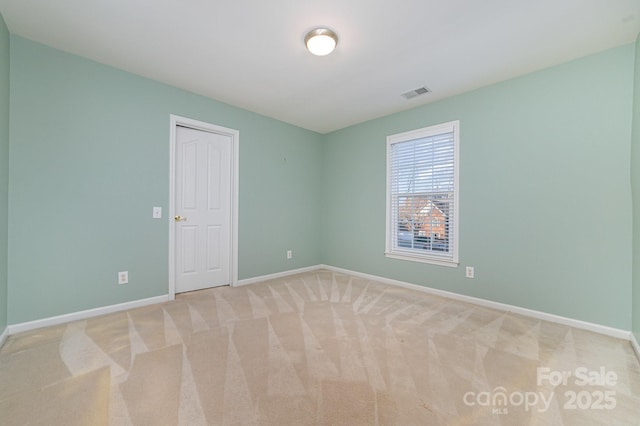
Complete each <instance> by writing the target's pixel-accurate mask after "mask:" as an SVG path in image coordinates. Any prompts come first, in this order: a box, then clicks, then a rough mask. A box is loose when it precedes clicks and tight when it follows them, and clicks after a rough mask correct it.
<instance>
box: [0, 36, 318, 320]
mask: <svg viewBox="0 0 640 426" xmlns="http://www.w3.org/2000/svg"><path fill="white" fill-rule="evenodd" d="M11 73H12V80H11V130H12V133H11V171H10V186H9V218H10V219H9V246H10V251H9V264H10V265H11V267H10V270H9V297H10V304H9V311H8V316H9V323H10V324H12V323H20V322H24V321H30V320H35V319H39V318H45V317H50V316H54V315H59V314H64V313H69V312H75V311H79V310H84V309H90V308H95V307H99V306H105V305H111V304H116V303H120V302H125V301H130V300H136V299H141V298H146V297H152V296H157V295H162V294H166V293H167V286H168V260H167V258H168V222H167V220H168V218H167V213H168V207H169V205H168V203H169V200H168V198H169V115H170V114H176V115H180V116H185V117H189V118H193V119H196V120H202V121H207V122H211V123H214V124H217V125H220V126H224V127H230V128H233V129H238V130H239V131H240V200H239V229H240V230H239V233H240V235H239V251H240V254H239V276H240V278H241V279H242V278H249V277H254V276H259V275H264V274H269V273H274V272H280V271H283V270H289V269H295V268H300V267H304V266H309V265H315V264H318V263H320V247H319V244H318V240H319V238H320V228H319V226H314V224H318V223H319V222H320V200H319V197H318V194H319V193H320V192H321V190H320V188H321V184H322V182H321V175H320V173H321V165H320V163H319V161H318V158H319V157H320V155H321V145H320V142H321V136H320V135H319V134H316V133H313V132H310V131H307V130H304V129H300V128H298V127H294V126H291V125H288V124H284V123H282V122H278V121H275V120H272V119H269V118H266V117H263V116H259V115H256V114H253V113H250V112H248V111H245V110H241V109H238V108H233V107H230V106H228V105H225V104H222V103H220V102H216V101H213V100H211V99H207V98H204V97H201V96H197V95H195V94H192V93H188V92H185V91H182V90H178V89H176V88H173V87H170V86H166V85H163V84H160V83H157V82H154V81H151V80H148V79H145V78H142V77H138V76H134V75H132V74H129V73H126V72H123V71H119V70H116V69H114V68H110V67H107V66H104V65H101V64H98V63H95V62H92V61H89V60H86V59H83V58H80V57H77V56H73V55H70V54H66V53H63V52H61V51H58V50H54V49H51V48H48V47H46V46H43V45H41V44H37V43H34V42H31V41H28V40H26V39H23V38H20V37H17V36H11ZM285 158H286V161H285V160H284V159H285ZM153 206H162V207H163V213H164V219H163V220H153V219H151V210H152V207H153ZM287 249H292V250H294V258H293V259H292V260H286V256H285V254H286V250H287ZM122 270H128V271H129V282H130V283H129V284H128V285H123V286H119V285H118V284H117V272H118V271H122Z"/></svg>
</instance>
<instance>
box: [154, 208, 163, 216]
mask: <svg viewBox="0 0 640 426" xmlns="http://www.w3.org/2000/svg"><path fill="white" fill-rule="evenodd" d="M153 218H154V219H161V218H162V207H154V208H153Z"/></svg>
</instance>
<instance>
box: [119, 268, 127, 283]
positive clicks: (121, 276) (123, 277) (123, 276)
mask: <svg viewBox="0 0 640 426" xmlns="http://www.w3.org/2000/svg"><path fill="white" fill-rule="evenodd" d="M128 283H129V271H122V272H118V284H128Z"/></svg>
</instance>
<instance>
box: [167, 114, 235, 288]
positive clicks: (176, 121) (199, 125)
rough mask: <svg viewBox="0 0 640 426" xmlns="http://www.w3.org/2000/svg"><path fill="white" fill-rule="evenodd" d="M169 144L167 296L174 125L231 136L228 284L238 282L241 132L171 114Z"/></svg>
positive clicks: (172, 267) (172, 266) (172, 273)
mask: <svg viewBox="0 0 640 426" xmlns="http://www.w3.org/2000/svg"><path fill="white" fill-rule="evenodd" d="M170 121H171V128H170V133H169V134H170V138H169V139H170V142H169V143H170V147H169V217H168V219H169V300H173V299H175V296H176V246H175V244H176V234H175V232H176V223H175V221H174V220H173V217H174V216H175V214H176V213H175V212H176V202H175V194H176V127H177V126H182V127H189V128H191V129H195V130H202V131H204V132H210V133H216V134H219V135H224V136H229V137H230V139H231V247H229V271H230V277H231V282H230V285H231V287H235V286H237V285H238V164H239V158H238V155H239V152H240V149H239V144H240V132H239V131H238V130H234V129H228V128H226V127H221V126H216V125H215V124H211V123H205V122H204V121H197V120H192V119H190V118H185V117H180V116H177V115H173V114H171V115H170Z"/></svg>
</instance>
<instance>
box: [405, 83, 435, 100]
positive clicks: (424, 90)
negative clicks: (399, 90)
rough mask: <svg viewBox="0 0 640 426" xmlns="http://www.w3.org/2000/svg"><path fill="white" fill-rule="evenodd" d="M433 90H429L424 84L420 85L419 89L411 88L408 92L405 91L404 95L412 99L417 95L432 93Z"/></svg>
mask: <svg viewBox="0 0 640 426" xmlns="http://www.w3.org/2000/svg"><path fill="white" fill-rule="evenodd" d="M430 92H431V90H429V88H428V87H425V86H422V87H418V88H417V89H413V90H409V91H408V92H406V93H403V94H402V96H404V98H405V99H411V98H415V97H416V96H420V95H424V94H425V93H430Z"/></svg>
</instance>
